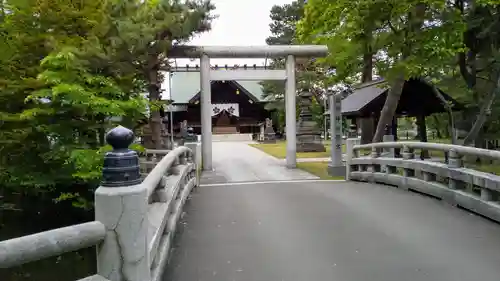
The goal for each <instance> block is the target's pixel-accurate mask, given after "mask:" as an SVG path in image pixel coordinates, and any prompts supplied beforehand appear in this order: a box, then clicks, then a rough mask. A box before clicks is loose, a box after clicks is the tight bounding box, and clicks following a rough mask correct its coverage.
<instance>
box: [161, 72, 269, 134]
mask: <svg viewBox="0 0 500 281" xmlns="http://www.w3.org/2000/svg"><path fill="white" fill-rule="evenodd" d="M167 77H168V76H167ZM171 79H172V80H171V97H170V99H171V100H172V102H173V103H172V105H173V122H174V130H175V131H178V129H179V124H180V122H183V121H184V120H186V121H187V126H188V127H192V128H193V129H194V131H195V133H196V134H201V107H200V73H199V72H198V71H182V72H174V73H173V74H172V78H171ZM260 82H261V81H235V80H231V81H212V83H211V93H212V95H211V101H212V104H211V109H210V110H211V115H212V133H213V134H256V133H259V131H260V124H262V123H263V122H264V121H265V119H266V118H268V117H270V112H269V111H267V110H266V109H265V108H264V107H265V104H266V100H265V98H264V97H263V91H262V86H261V85H260ZM165 114H166V115H169V113H168V112H165Z"/></svg>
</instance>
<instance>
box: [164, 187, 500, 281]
mask: <svg viewBox="0 0 500 281" xmlns="http://www.w3.org/2000/svg"><path fill="white" fill-rule="evenodd" d="M184 210H185V212H186V214H185V216H184V218H183V222H182V225H181V227H180V231H179V232H178V234H177V236H176V239H175V242H174V247H175V248H174V250H173V253H172V257H171V260H170V263H169V266H168V269H167V274H166V275H165V278H164V280H168V281H200V280H203V281H233V280H234V281H282V280H283V281H326V280H334V281H337V280H338V281H417V280H418V281H421V280H422V281H423V280H426V281H498V280H500V225H498V224H496V223H493V222H490V221H488V220H486V219H484V218H481V217H478V216H475V215H472V214H470V213H468V212H466V211H463V210H460V209H457V208H453V207H451V206H447V205H445V204H444V203H442V202H440V201H437V200H435V199H431V198H428V197H424V196H422V195H419V194H415V193H411V192H407V191H402V190H398V189H395V188H391V187H386V186H372V185H369V184H362V183H345V182H337V183H334V182H315V183H311V182H308V183H268V184H258V185H256V184H244V185H243V184H241V185H225V186H205V187H203V186H202V187H200V188H198V189H197V190H196V191H194V193H193V195H192V198H191V200H190V201H189V202H188V203H187V205H186V206H185V208H184Z"/></svg>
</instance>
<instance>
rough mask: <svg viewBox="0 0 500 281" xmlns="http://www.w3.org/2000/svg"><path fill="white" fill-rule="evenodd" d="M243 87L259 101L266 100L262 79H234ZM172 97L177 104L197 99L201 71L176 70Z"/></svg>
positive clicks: (173, 76)
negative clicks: (261, 83)
mask: <svg viewBox="0 0 500 281" xmlns="http://www.w3.org/2000/svg"><path fill="white" fill-rule="evenodd" d="M232 82H234V83H235V85H236V86H237V87H238V88H241V89H242V90H243V91H244V92H245V93H246V94H247V95H248V96H249V97H254V98H255V99H256V100H255V101H259V102H264V101H265V98H264V96H263V91H262V86H261V85H260V82H261V81H232ZM171 87H172V95H171V99H172V100H173V102H174V103H175V104H187V103H189V102H190V101H192V100H193V99H196V97H197V96H198V94H199V93H200V73H199V72H174V74H173V75H172V85H171Z"/></svg>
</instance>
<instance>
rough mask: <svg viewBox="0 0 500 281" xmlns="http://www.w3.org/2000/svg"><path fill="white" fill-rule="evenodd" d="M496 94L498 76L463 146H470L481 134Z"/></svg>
mask: <svg viewBox="0 0 500 281" xmlns="http://www.w3.org/2000/svg"><path fill="white" fill-rule="evenodd" d="M498 94H500V76H499V77H498V78H497V84H496V86H495V88H494V89H493V90H492V91H491V92H490V93H489V95H488V96H487V97H486V99H485V100H484V103H483V105H482V106H481V110H480V111H479V114H478V116H477V118H476V121H475V122H474V125H472V128H471V129H470V131H469V133H468V134H467V136H466V137H465V139H464V141H463V144H464V145H471V144H472V143H473V142H474V141H475V140H476V139H477V138H478V136H479V133H480V132H481V129H482V128H483V126H484V123H485V122H486V119H488V116H489V115H490V113H491V105H492V104H493V102H494V101H495V98H496V96H497V95H498Z"/></svg>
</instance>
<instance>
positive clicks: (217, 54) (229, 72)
mask: <svg viewBox="0 0 500 281" xmlns="http://www.w3.org/2000/svg"><path fill="white" fill-rule="evenodd" d="M327 54H328V47H327V46H321V45H290V46H287V45H281V46H280V45H271V46H176V47H174V48H173V49H172V50H171V51H170V52H169V53H168V57H169V58H199V59H200V89H201V91H200V92H201V97H200V102H201V104H200V106H201V154H202V163H203V169H204V170H212V116H211V112H210V109H211V103H212V102H211V99H212V97H211V88H210V85H211V83H210V81H228V80H285V81H286V86H285V87H286V88H285V111H286V112H285V115H286V118H285V119H286V143H287V144H286V166H287V167H288V168H295V167H296V166H297V159H296V152H297V147H296V146H297V140H296V133H297V132H296V131H297V128H296V123H297V121H296V107H295V103H296V91H297V89H296V81H295V66H296V62H295V59H296V58H297V57H325V56H326V55H327ZM278 57H284V58H286V67H285V69H284V70H282V69H253V68H248V69H241V68H239V69H218V70H212V69H211V68H210V59H211V58H278Z"/></svg>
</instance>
